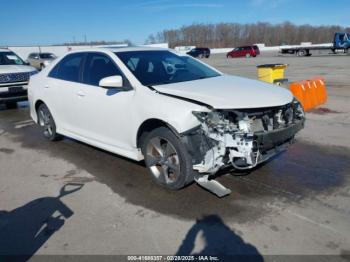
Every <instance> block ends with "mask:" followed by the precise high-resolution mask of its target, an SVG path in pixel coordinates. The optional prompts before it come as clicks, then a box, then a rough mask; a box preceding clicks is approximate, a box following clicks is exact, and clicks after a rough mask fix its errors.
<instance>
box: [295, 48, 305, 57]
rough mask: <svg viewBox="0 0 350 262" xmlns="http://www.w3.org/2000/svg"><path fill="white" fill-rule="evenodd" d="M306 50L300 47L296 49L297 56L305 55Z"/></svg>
mask: <svg viewBox="0 0 350 262" xmlns="http://www.w3.org/2000/svg"><path fill="white" fill-rule="evenodd" d="M306 55H307V52H306V50H304V49H300V50H298V51H297V56H306Z"/></svg>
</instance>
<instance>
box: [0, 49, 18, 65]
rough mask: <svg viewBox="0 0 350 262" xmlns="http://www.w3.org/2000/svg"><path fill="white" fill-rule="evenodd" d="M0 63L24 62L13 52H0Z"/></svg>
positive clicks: (16, 63)
mask: <svg viewBox="0 0 350 262" xmlns="http://www.w3.org/2000/svg"><path fill="white" fill-rule="evenodd" d="M0 65H24V62H23V60H22V59H21V58H20V57H19V56H17V55H16V54H15V53H14V52H10V51H9V52H0Z"/></svg>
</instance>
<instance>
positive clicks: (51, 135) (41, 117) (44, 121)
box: [37, 104, 62, 141]
mask: <svg viewBox="0 0 350 262" xmlns="http://www.w3.org/2000/svg"><path fill="white" fill-rule="evenodd" d="M37 114H38V122H39V125H40V126H41V127H42V128H43V134H44V136H45V137H46V138H47V139H49V140H51V141H57V140H60V139H61V138H62V136H61V135H59V134H57V132H56V123H55V120H54V119H53V117H52V115H51V112H50V110H49V109H48V108H47V106H46V105H45V104H41V105H40V106H39V108H38V111H37Z"/></svg>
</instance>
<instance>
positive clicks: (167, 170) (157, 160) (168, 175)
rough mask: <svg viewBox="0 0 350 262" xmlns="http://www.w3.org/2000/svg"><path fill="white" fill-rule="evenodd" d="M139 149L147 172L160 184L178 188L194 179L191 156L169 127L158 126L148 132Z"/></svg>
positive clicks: (174, 188)
mask: <svg viewBox="0 0 350 262" xmlns="http://www.w3.org/2000/svg"><path fill="white" fill-rule="evenodd" d="M141 150H142V153H143V155H144V157H145V163H146V167H147V169H148V170H149V173H150V174H151V176H152V177H153V178H154V179H155V181H156V182H157V183H158V184H160V185H161V186H163V187H166V188H168V189H172V190H178V189H181V188H183V187H184V186H186V185H188V184H190V183H191V182H192V181H193V180H194V171H193V168H192V157H191V156H190V154H189V153H188V151H187V149H186V147H185V145H184V144H183V143H182V142H181V140H180V139H179V138H178V137H177V136H176V135H175V134H174V133H173V132H172V131H171V130H170V129H168V128H166V127H159V128H156V129H154V130H153V131H151V132H150V133H148V134H147V135H146V136H144V137H143V138H142V141H141Z"/></svg>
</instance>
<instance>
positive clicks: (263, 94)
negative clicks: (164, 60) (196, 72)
mask: <svg viewBox="0 0 350 262" xmlns="http://www.w3.org/2000/svg"><path fill="white" fill-rule="evenodd" d="M153 88H155V89H156V90H157V91H159V92H161V93H164V94H169V95H174V96H178V97H183V98H187V99H191V100H195V101H198V102H201V103H204V104H207V105H210V106H212V107H213V108H216V109H245V108H260V107H272V106H281V105H285V104H287V103H290V102H291V101H292V99H293V95H292V94H291V92H290V91H288V90H286V89H284V88H282V87H279V86H275V85H271V84H267V83H264V82H261V81H257V80H251V79H247V78H242V77H237V76H229V75H223V76H218V77H212V78H206V79H200V80H195V81H187V82H180V83H174V84H166V85H158V86H153Z"/></svg>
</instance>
